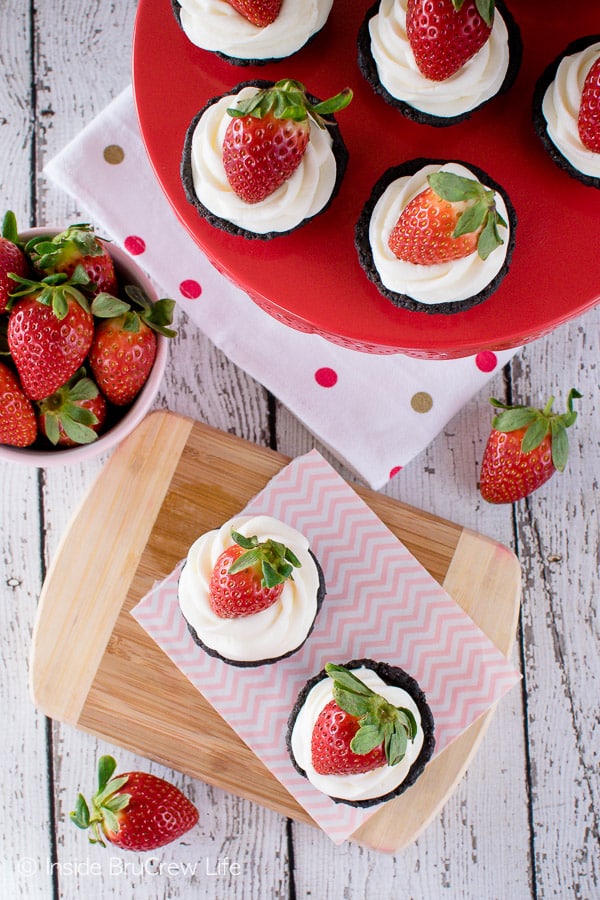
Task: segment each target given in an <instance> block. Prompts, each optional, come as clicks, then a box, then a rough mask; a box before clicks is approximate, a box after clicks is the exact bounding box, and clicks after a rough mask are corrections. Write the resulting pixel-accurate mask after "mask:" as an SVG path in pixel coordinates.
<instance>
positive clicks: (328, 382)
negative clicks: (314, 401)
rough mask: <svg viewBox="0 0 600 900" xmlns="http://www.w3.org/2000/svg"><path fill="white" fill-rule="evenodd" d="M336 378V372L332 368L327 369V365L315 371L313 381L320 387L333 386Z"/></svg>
mask: <svg viewBox="0 0 600 900" xmlns="http://www.w3.org/2000/svg"><path fill="white" fill-rule="evenodd" d="M337 380H338V377H337V372H336V371H334V369H329V368H328V367H327V366H323V368H322V369H317V371H316V372H315V381H316V382H317V384H320V385H321V387H333V386H334V384H336V382H337Z"/></svg>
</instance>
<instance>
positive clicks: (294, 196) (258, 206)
mask: <svg viewBox="0 0 600 900" xmlns="http://www.w3.org/2000/svg"><path fill="white" fill-rule="evenodd" d="M257 90H258V88H256V87H244V88H242V89H241V90H240V91H239V93H238V94H233V95H228V96H226V97H221V98H220V99H219V100H218V101H216V103H213V104H212V105H211V106H209V107H208V108H207V109H206V111H205V112H204V113H203V115H202V116H201V117H200V120H199V121H198V123H197V125H196V128H195V129H194V134H193V137H192V145H191V166H192V178H193V183H194V190H195V192H196V196H197V197H198V199H199V200H200V202H201V203H202V204H203V205H204V206H206V208H207V209H209V210H210V211H211V212H212V213H214V214H215V215H217V216H219V217H220V218H222V219H226V220H227V221H229V222H232V223H233V224H234V225H237V226H238V227H240V228H244V229H245V230H246V231H252V232H255V233H256V234H268V233H269V232H271V231H281V232H284V231H289V230H290V229H292V228H296V226H298V225H299V224H300V223H301V222H303V221H304V219H308V218H310V217H312V216H315V215H317V213H319V212H320V211H321V210H322V209H323V207H324V206H325V205H326V204H327V202H328V201H329V198H330V197H331V194H332V192H333V189H334V187H335V182H336V177H337V163H336V159H335V155H334V152H333V149H332V144H333V142H332V139H331V135H330V134H329V131H328V130H327V129H326V128H319V127H318V126H317V125H316V124H315V123H314V122H312V121H311V122H310V140H309V142H308V146H307V148H306V150H305V152H304V155H303V157H302V159H301V161H300V165H299V166H298V168H297V169H296V170H295V172H293V174H292V175H291V177H290V178H288V180H287V181H285V182H284V183H283V184H282V185H281V186H280V187H278V188H277V190H276V191H273V193H272V194H270V195H269V196H268V197H265V199H264V200H261V201H260V202H259V203H246V202H245V201H244V200H242V199H241V198H240V197H238V196H237V194H236V193H234V191H233V190H232V189H231V187H230V185H229V182H228V181H227V176H226V174H225V169H224V167H223V149H222V148H223V139H224V137H225V132H226V130H227V126H228V125H229V122H230V121H231V116H229V115H228V114H227V108H228V107H231V106H234V105H235V103H236V102H237V101H238V100H242V99H245V98H246V97H251V96H252V95H254V94H255V93H256V92H257Z"/></svg>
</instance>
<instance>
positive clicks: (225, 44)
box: [178, 0, 333, 60]
mask: <svg viewBox="0 0 600 900" xmlns="http://www.w3.org/2000/svg"><path fill="white" fill-rule="evenodd" d="M178 3H179V4H180V6H181V10H180V18H181V27H182V28H183V30H184V32H185V33H186V35H187V36H188V38H189V39H190V41H191V42H192V43H193V44H195V45H196V46H197V47H201V48H202V49H203V50H211V51H213V52H219V53H224V54H225V55H226V56H232V57H236V58H237V59H257V60H258V59H260V60H263V59H265V60H266V59H281V58H283V57H285V56H291V54H292V53H295V52H296V51H297V50H299V49H300V48H301V47H303V46H304V44H305V43H306V42H307V41H308V40H309V38H311V37H312V35H313V34H316V33H317V32H318V31H320V30H321V28H322V27H323V26H324V24H325V22H326V21H327V18H328V16H329V13H330V12H331V7H332V6H333V0H283V3H282V5H281V10H280V12H279V15H278V16H277V18H276V19H275V21H274V22H272V23H271V24H270V25H267V26H266V27H264V28H258V27H257V26H256V25H253V24H252V22H249V21H248V19H246V18H245V17H244V16H242V15H241V14H240V13H239V12H237V10H235V9H234V8H233V7H232V6H231V5H230V4H229V3H227V0H178Z"/></svg>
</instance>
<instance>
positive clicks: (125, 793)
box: [71, 756, 198, 852]
mask: <svg viewBox="0 0 600 900" xmlns="http://www.w3.org/2000/svg"><path fill="white" fill-rule="evenodd" d="M115 768H116V763H115V761H114V759H113V758H112V757H111V756H103V757H101V759H100V761H99V764H98V791H97V792H96V794H95V796H94V798H93V801H92V808H91V811H90V808H89V807H88V804H87V802H86V800H85V799H84V797H83V796H82V795H81V794H80V795H79V797H78V799H77V807H76V809H75V811H74V812H72V813H71V821H72V822H73V823H74V824H75V825H77V827H78V828H83V829H88V828H89V829H91V832H92V833H91V835H90V842H91V843H99V844H101V845H102V846H106V844H105V843H104V841H105V840H107V841H109V842H110V843H111V844H115V845H116V846H118V847H122V848H123V849H124V850H135V851H138V852H139V851H143V850H156V849H157V848H158V847H163V846H164V845H165V844H169V843H170V842H171V841H175V840H177V839H178V838H180V837H181V836H182V835H183V834H185V833H186V831H189V829H190V828H193V826H194V825H196V823H197V822H198V810H197V809H196V807H195V806H194V804H193V803H191V802H190V801H189V800H188V799H187V797H185V796H184V794H182V793H181V791H180V790H179V788H176V787H175V785H173V784H170V783H169V782H168V781H165V780H164V779H163V778H158V777H157V776H156V775H150V774H148V773H147V772H126V773H125V774H123V775H113V773H114V771H115Z"/></svg>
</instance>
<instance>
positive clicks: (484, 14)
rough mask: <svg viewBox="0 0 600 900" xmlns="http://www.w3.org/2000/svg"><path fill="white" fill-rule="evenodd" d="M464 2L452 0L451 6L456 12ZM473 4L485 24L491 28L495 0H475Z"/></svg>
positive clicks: (463, 0) (462, 0)
mask: <svg viewBox="0 0 600 900" xmlns="http://www.w3.org/2000/svg"><path fill="white" fill-rule="evenodd" d="M464 2H465V0H452V6H453V7H454V9H455V10H456V11H457V12H460V10H461V9H462V7H463V5H464ZM475 6H476V8H477V12H478V13H479V15H480V16H481V18H482V19H483V21H484V22H485V24H486V25H488V26H489V27H490V28H491V27H492V23H493V21H494V6H495V0H475Z"/></svg>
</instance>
